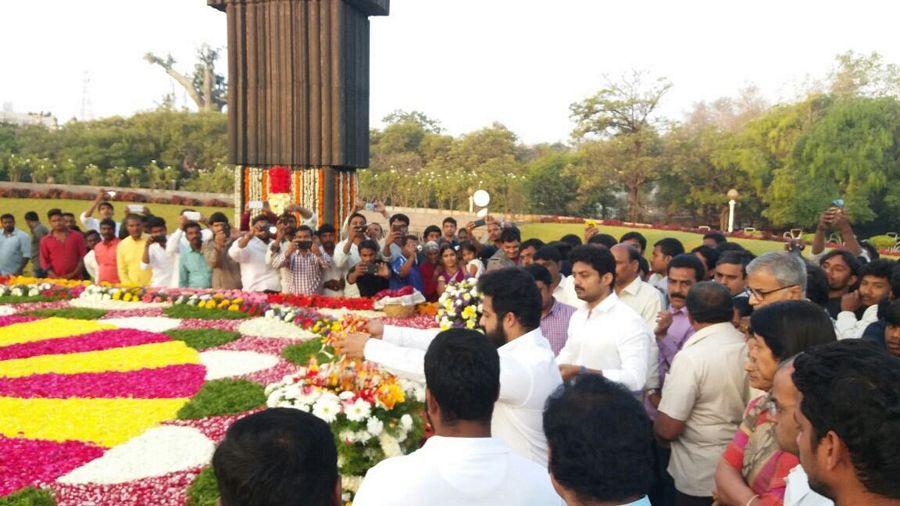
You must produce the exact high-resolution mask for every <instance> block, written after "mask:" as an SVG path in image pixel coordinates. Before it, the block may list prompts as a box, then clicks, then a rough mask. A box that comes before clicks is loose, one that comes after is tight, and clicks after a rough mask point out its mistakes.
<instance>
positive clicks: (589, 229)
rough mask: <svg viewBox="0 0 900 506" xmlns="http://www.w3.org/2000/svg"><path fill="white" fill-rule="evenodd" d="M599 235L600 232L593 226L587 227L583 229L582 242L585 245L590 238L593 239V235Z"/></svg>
mask: <svg viewBox="0 0 900 506" xmlns="http://www.w3.org/2000/svg"><path fill="white" fill-rule="evenodd" d="M599 233H600V231H599V230H597V227H595V226H593V225H588V226H587V227H585V229H584V242H585V243H587V242H588V240H590V238H591V237H594V236H595V235H597V234H599Z"/></svg>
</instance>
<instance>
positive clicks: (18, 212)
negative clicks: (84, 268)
mask: <svg viewBox="0 0 900 506" xmlns="http://www.w3.org/2000/svg"><path fill="white" fill-rule="evenodd" d="M130 203H133V204H139V202H113V205H114V206H115V208H116V215H115V220H116V221H122V219H123V218H124V217H125V213H126V211H127V209H128V208H127V207H126V206H128V204H130ZM90 205H91V202H90V201H88V200H62V199H7V198H0V214H5V213H11V214H12V215H13V216H15V217H16V227H18V228H20V229H22V230H24V231H25V232H26V233H28V232H29V230H28V225H26V224H25V213H26V212H28V211H34V212H36V213H38V216H40V218H41V223H43V224H44V225H45V226H46V225H47V211H49V210H50V209H53V208H54V207H58V208H60V209H62V211H63V212H67V211H68V212H72V213H74V214H75V217H76V220H77V219H78V216H79V215H80V214H81V213H83V212H85V211H87V209H88V207H90ZM142 205H146V206H147V208H148V209H150V211H151V212H152V213H153V214H155V215H157V216H160V217H162V218H163V219H165V220H166V223H167V224H168V225H169V230H170V231H171V230H173V226H174V225H175V224H177V219H178V215H179V214H181V210H182V209H184V208H185V206H181V205H177V206H175V205H170V204H142ZM194 209H196V210H197V211H200V212H201V213H203V215H204V216H209V215H210V214H212V213H214V212H216V211H222V212H224V213H225V216H228V219H229V220H231V219H233V218H232V216H233V215H234V209H233V208H231V207H196V208H194ZM79 226H80V224H79ZM82 228H83V227H82Z"/></svg>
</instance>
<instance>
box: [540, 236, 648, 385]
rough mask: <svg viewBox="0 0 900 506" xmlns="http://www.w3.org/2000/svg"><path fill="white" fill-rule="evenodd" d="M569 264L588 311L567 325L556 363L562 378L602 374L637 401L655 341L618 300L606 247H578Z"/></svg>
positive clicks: (578, 313) (638, 317) (613, 266)
mask: <svg viewBox="0 0 900 506" xmlns="http://www.w3.org/2000/svg"><path fill="white" fill-rule="evenodd" d="M569 259H570V260H571V261H572V277H573V279H574V280H575V293H576V294H578V298H579V299H581V300H583V301H585V302H586V303H587V307H585V308H582V309H579V310H578V311H576V312H575V314H573V315H572V319H571V320H569V332H568V334H569V337H568V339H567V340H566V345H565V347H563V349H562V351H560V352H559V356H558V357H557V359H556V362H557V364H559V370H560V373H561V374H562V377H563V379H565V380H568V379H569V378H572V377H573V376H575V375H577V374H602V375H603V376H604V377H606V378H607V379H609V380H611V381H615V382H617V383H621V384H622V385H624V386H625V387H626V388H627V389H628V390H630V391H631V392H632V393H633V394H634V395H635V397H637V398H639V399H640V398H641V397H643V395H644V386H645V385H646V383H647V371H648V369H649V366H650V346H652V345H653V340H652V338H651V337H650V328H649V327H648V326H647V323H646V322H644V320H643V319H642V318H641V315H639V314H637V312H636V311H635V310H634V309H631V308H630V307H628V305H627V304H625V303H624V302H622V300H621V299H619V297H618V295H616V292H615V289H614V286H615V281H616V260H615V257H613V255H612V253H610V251H609V250H608V249H606V248H598V247H595V246H579V247H577V248H575V249H574V250H572V254H571V255H570V256H569Z"/></svg>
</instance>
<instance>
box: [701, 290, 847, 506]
mask: <svg viewBox="0 0 900 506" xmlns="http://www.w3.org/2000/svg"><path fill="white" fill-rule="evenodd" d="M749 335H750V337H749V338H748V340H747V347H748V349H749V357H748V360H747V364H746V366H745V369H746V371H747V376H748V378H749V380H750V385H751V386H752V387H753V388H756V389H759V390H763V391H765V392H766V394H764V395H762V396H759V397H757V398H755V399H753V400H752V401H750V403H749V404H748V406H747V410H746V411H745V413H744V420H743V422H742V423H741V426H740V428H739V429H738V431H737V433H736V434H735V435H734V439H732V441H731V443H730V444H729V445H728V448H726V450H725V453H724V454H723V455H722V460H720V461H719V466H718V468H717V469H716V497H717V501H718V504H721V505H735V506H749V505H754V506H761V505H780V504H782V503H783V498H784V489H785V485H786V484H785V478H786V477H787V474H788V471H790V470H791V468H793V467H794V466H796V465H797V464H798V463H799V461H798V459H797V457H796V456H794V455H791V454H789V453H786V452H784V451H782V450H781V449H779V447H778V443H777V441H776V440H775V432H774V426H775V425H774V422H773V421H772V420H771V419H770V418H771V416H773V415H772V414H771V410H772V409H773V407H772V404H771V403H770V401H769V393H768V392H769V391H770V390H771V388H772V381H773V379H774V377H775V370H776V369H777V367H778V363H779V362H782V361H784V360H786V359H789V358H791V357H793V356H794V355H796V354H798V353H800V352H802V351H804V350H807V349H809V348H812V347H814V346H817V345H820V344H824V343H828V342H833V341H835V340H837V337H836V336H835V332H834V324H833V323H832V322H831V319H830V318H829V317H828V315H827V314H826V313H825V311H824V310H823V309H822V308H821V307H819V306H817V305H816V304H813V303H812V302H809V301H784V302H776V303H773V304H770V305H767V306H764V307H762V308H760V309H757V310H756V311H755V312H754V313H753V316H752V317H751V318H750V334H749Z"/></svg>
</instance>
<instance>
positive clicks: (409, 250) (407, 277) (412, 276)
mask: <svg viewBox="0 0 900 506" xmlns="http://www.w3.org/2000/svg"><path fill="white" fill-rule="evenodd" d="M418 245H419V238H418V237H416V236H414V235H407V236H406V238H405V239H404V241H403V248H402V251H401V254H400V255H395V256H394V257H393V258H391V283H390V285H391V290H399V289H400V288H403V287H405V286H412V287H413V288H415V289H416V290H418V291H419V292H424V290H425V287H424V285H423V284H422V275H421V274H420V273H419V266H418V265H417V264H418V262H417V260H416V256H417V254H418V252H419V250H418Z"/></svg>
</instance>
